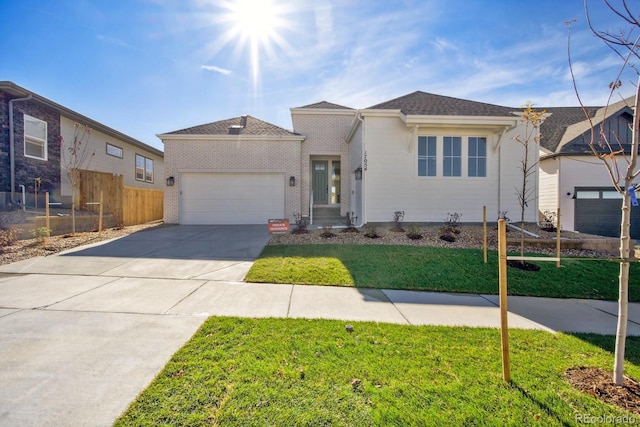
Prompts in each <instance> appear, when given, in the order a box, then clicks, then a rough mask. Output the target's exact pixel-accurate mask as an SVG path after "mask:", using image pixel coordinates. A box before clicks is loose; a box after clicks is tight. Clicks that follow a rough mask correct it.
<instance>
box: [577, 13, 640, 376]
mask: <svg viewBox="0 0 640 427" xmlns="http://www.w3.org/2000/svg"><path fill="white" fill-rule="evenodd" d="M604 3H605V5H606V6H607V8H608V9H609V11H611V12H612V13H613V14H614V15H615V16H617V18H619V19H620V20H621V22H622V25H623V28H621V29H620V30H619V31H618V32H614V31H611V30H606V31H599V30H596V29H595V27H594V26H593V24H592V20H591V16H590V13H589V10H590V8H589V5H588V2H587V0H585V3H584V7H585V14H586V18H587V23H588V25H589V28H590V30H591V32H592V33H593V34H594V35H595V36H596V37H597V38H598V39H600V40H601V41H602V42H604V43H605V45H607V46H608V47H609V48H611V49H612V50H613V52H615V53H616V55H617V56H618V57H619V58H620V59H621V63H622V65H621V67H620V71H619V72H618V75H617V76H616V78H615V80H614V81H613V82H611V83H609V100H608V101H607V106H608V105H610V103H611V98H612V96H613V93H614V92H615V91H616V90H617V89H618V88H619V87H620V86H621V84H622V83H621V80H620V79H621V76H622V74H623V72H624V71H625V70H632V71H633V72H635V73H636V75H638V77H640V73H639V72H638V68H636V66H635V65H634V64H633V62H632V60H638V59H640V49H639V42H640V37H638V35H637V31H638V30H640V21H639V20H638V19H639V18H638V16H640V14H639V13H638V12H635V13H634V12H633V11H632V10H631V8H630V7H629V5H628V3H627V1H626V0H622V1H621V5H619V6H617V7H616V6H613V5H612V4H611V2H610V1H609V0H604ZM634 6H636V7H637V4H636V5H634ZM568 25H569V29H571V23H568ZM570 37H571V31H569V46H570V43H571V38H570ZM569 66H570V69H571V75H572V77H573V82H574V89H575V91H576V95H577V96H578V100H579V102H580V105H581V106H583V108H584V104H583V103H582V101H581V100H580V94H579V92H578V90H577V86H576V81H575V76H574V74H573V69H572V67H571V55H570V50H569ZM633 104H634V105H633V120H632V122H631V125H630V126H631V131H632V132H631V133H632V137H631V141H622V140H620V139H619V138H618V136H617V135H614V136H613V139H614V140H612V137H611V136H610V134H609V132H607V126H606V121H607V120H606V117H607V114H606V113H605V115H604V117H605V119H604V120H603V121H602V122H601V123H600V125H599V126H598V128H596V127H595V126H594V125H593V124H592V125H591V140H590V143H589V147H590V148H591V151H592V152H593V155H594V156H597V157H598V158H599V159H600V160H601V161H602V164H603V165H604V167H605V168H606V169H607V172H608V173H609V176H610V178H611V182H612V183H613V185H614V187H615V188H616V190H617V191H618V193H620V194H621V195H622V206H621V209H622V219H621V221H620V274H619V276H618V287H619V296H618V325H617V330H616V345H615V361H614V367H613V382H614V383H615V384H616V385H619V386H621V385H623V384H624V377H623V374H624V354H625V344H626V336H627V319H628V307H629V294H628V290H629V266H630V260H632V259H633V252H632V250H633V248H632V247H631V245H630V240H631V238H630V229H631V222H630V219H631V194H630V191H633V189H634V180H636V178H637V177H638V176H639V175H640V169H638V168H637V160H638V149H639V142H638V136H639V132H640V80H639V81H638V83H636V93H635V99H634V101H633ZM585 115H586V116H587V119H588V120H589V121H591V118H590V116H589V115H588V114H587V113H586V109H585ZM625 165H626V168H625V167H624V166H625ZM620 166H622V167H620Z"/></svg>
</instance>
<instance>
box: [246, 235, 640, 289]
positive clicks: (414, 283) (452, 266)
mask: <svg viewBox="0 0 640 427" xmlns="http://www.w3.org/2000/svg"><path fill="white" fill-rule="evenodd" d="M488 258H489V262H488V263H487V264H484V263H483V256H482V251H481V250H478V249H449V248H435V247H415V246H391V245H275V246H267V247H266V248H265V249H264V250H263V252H262V254H261V255H260V257H259V258H258V259H257V260H256V262H255V263H254V265H253V267H252V268H251V270H250V271H249V273H248V275H247V278H246V280H247V281H249V282H261V283H293V284H307V285H336V286H357V287H367V288H384V289H414V290H415V289H417V290H424V291H446V292H469V293H483V294H497V293H498V256H497V253H496V252H495V251H489V257H488ZM537 264H538V265H539V266H540V267H541V270H540V271H539V272H527V271H522V270H519V269H514V268H509V269H508V288H509V293H510V294H511V295H529V296H545V297H566V298H593V299H606V300H617V298H618V272H619V268H620V267H619V264H617V263H614V262H607V261H604V260H598V261H575V260H570V259H567V260H563V261H562V268H560V269H557V268H556V266H555V262H540V263H537ZM639 273H640V263H635V264H632V266H631V280H630V283H629V295H630V300H631V301H640V274H639Z"/></svg>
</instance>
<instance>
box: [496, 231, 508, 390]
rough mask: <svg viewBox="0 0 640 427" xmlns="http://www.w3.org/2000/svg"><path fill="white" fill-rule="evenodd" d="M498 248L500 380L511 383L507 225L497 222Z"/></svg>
mask: <svg viewBox="0 0 640 427" xmlns="http://www.w3.org/2000/svg"><path fill="white" fill-rule="evenodd" d="M498 247H499V263H498V272H499V277H500V279H499V280H500V344H501V347H502V379H503V380H505V381H507V382H509V381H511V372H510V367H509V324H508V321H507V314H508V311H507V223H506V221H505V220H504V219H499V220H498Z"/></svg>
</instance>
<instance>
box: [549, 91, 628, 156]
mask: <svg viewBox="0 0 640 427" xmlns="http://www.w3.org/2000/svg"><path fill="white" fill-rule="evenodd" d="M633 102H634V100H633V97H631V98H628V99H625V100H622V101H619V102H616V103H615V104H611V105H609V106H608V107H606V108H605V107H585V110H584V111H583V109H582V108H581V107H551V108H546V110H547V112H549V113H551V116H549V117H548V118H547V119H546V120H545V122H544V123H543V124H542V126H541V128H540V130H541V132H542V136H543V138H542V140H541V141H540V144H541V145H542V147H544V148H546V149H547V150H549V151H550V152H552V153H560V154H581V153H589V154H590V153H591V148H590V147H589V145H588V143H589V141H590V140H591V136H590V135H591V125H593V126H594V127H596V130H595V131H596V138H597V133H598V131H599V125H600V124H601V123H602V121H603V120H605V119H609V118H612V117H615V116H618V115H620V114H623V113H624V112H627V113H628V114H630V115H631V114H633V112H632V111H631V109H630V106H631V105H633ZM585 111H586V114H588V115H589V118H590V119H591V123H589V120H588V119H587V116H586V115H585ZM625 142H627V141H622V143H623V147H624V148H625V149H626V150H628V149H629V148H630V147H629V144H626V143H625ZM628 142H631V141H628Z"/></svg>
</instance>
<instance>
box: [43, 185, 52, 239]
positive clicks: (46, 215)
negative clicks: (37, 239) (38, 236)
mask: <svg viewBox="0 0 640 427" xmlns="http://www.w3.org/2000/svg"><path fill="white" fill-rule="evenodd" d="M44 218H45V219H44V226H45V227H46V228H47V237H51V227H49V192H48V191H46V192H45V193H44Z"/></svg>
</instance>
